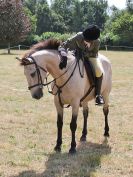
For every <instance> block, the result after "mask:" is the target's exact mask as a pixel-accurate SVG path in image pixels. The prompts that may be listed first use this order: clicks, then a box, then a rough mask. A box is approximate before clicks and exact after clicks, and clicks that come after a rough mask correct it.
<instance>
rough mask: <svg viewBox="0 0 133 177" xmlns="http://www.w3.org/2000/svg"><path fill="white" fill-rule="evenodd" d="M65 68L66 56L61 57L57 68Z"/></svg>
mask: <svg viewBox="0 0 133 177" xmlns="http://www.w3.org/2000/svg"><path fill="white" fill-rule="evenodd" d="M66 66H67V57H66V56H62V57H61V62H60V64H59V68H60V69H63V68H66Z"/></svg>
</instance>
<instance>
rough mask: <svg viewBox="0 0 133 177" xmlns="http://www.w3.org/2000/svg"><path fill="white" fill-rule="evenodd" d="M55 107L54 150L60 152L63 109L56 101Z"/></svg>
mask: <svg viewBox="0 0 133 177" xmlns="http://www.w3.org/2000/svg"><path fill="white" fill-rule="evenodd" d="M55 105H56V109H57V141H56V146H55V148H54V150H55V151H57V152H60V151H61V145H62V127H63V108H62V107H61V106H60V104H59V103H58V102H56V101H55Z"/></svg>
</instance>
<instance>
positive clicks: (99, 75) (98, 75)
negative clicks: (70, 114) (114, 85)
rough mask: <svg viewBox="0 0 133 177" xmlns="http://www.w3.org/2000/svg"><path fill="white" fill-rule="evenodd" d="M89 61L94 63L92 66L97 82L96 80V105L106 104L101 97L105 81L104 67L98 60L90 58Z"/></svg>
mask: <svg viewBox="0 0 133 177" xmlns="http://www.w3.org/2000/svg"><path fill="white" fill-rule="evenodd" d="M89 61H90V62H91V63H92V66H93V68H94V71H95V75H96V80H95V95H96V100H95V102H96V105H101V104H104V100H103V97H102V96H101V85H102V79H103V67H102V64H101V62H100V60H99V59H98V58H91V57H90V58H89Z"/></svg>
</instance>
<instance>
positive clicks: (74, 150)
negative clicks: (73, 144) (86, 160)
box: [69, 148, 77, 155]
mask: <svg viewBox="0 0 133 177" xmlns="http://www.w3.org/2000/svg"><path fill="white" fill-rule="evenodd" d="M76 152H77V151H76V149H75V148H71V149H70V150H69V154H72V155H73V154H76Z"/></svg>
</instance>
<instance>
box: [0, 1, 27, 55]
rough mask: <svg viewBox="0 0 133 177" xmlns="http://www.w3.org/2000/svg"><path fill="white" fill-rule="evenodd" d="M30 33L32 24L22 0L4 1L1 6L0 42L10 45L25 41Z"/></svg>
mask: <svg viewBox="0 0 133 177" xmlns="http://www.w3.org/2000/svg"><path fill="white" fill-rule="evenodd" d="M29 31H30V23H29V20H28V18H27V16H26V15H25V13H24V10H23V6H22V3H21V1H20V0H10V1H9V0H3V1H1V4H0V42H1V43H2V44H8V53H10V44H14V43H18V42H21V41H23V40H24V39H25V38H26V36H27V34H28V33H29Z"/></svg>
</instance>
